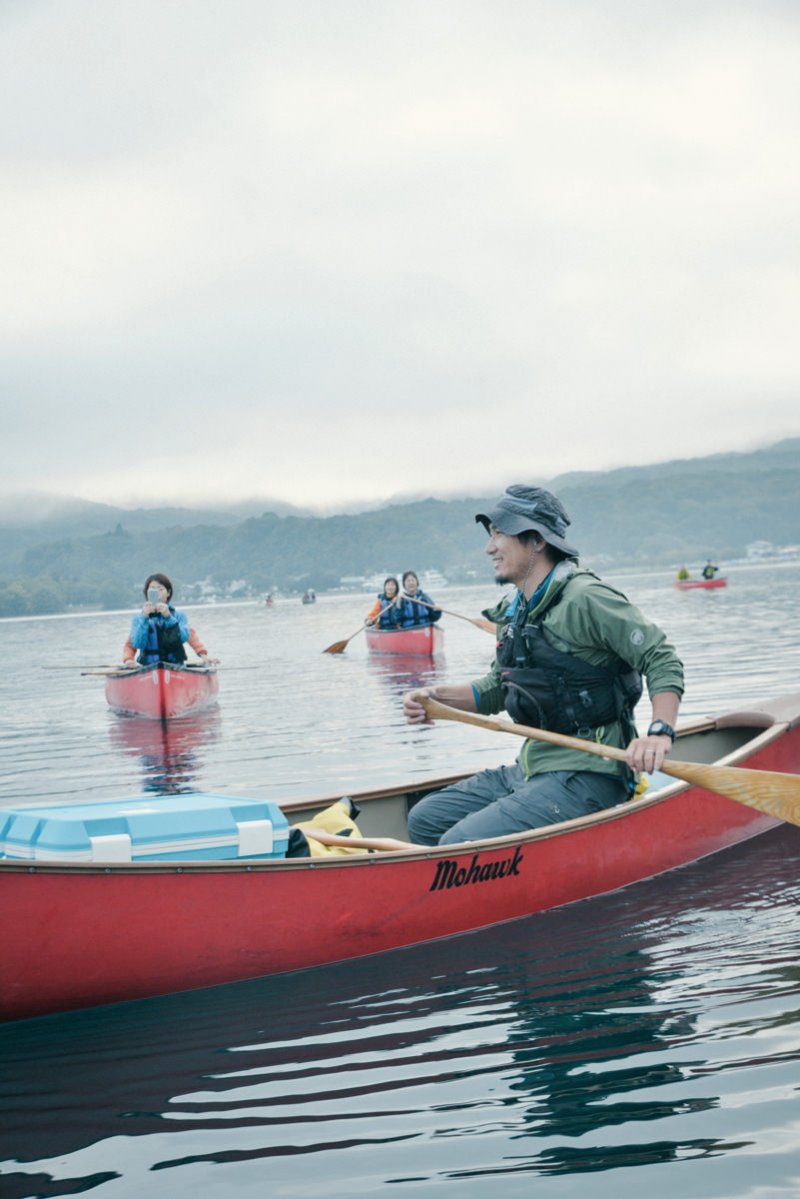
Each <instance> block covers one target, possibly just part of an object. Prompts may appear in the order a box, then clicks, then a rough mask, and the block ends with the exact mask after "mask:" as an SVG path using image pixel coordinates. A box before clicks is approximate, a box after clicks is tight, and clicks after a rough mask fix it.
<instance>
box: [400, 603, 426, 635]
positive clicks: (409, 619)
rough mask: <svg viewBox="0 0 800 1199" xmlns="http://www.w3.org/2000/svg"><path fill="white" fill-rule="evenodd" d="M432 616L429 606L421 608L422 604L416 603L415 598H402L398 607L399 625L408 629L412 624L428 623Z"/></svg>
mask: <svg viewBox="0 0 800 1199" xmlns="http://www.w3.org/2000/svg"><path fill="white" fill-rule="evenodd" d="M432 616H433V613H432V612H431V610H430V608H423V606H422V604H418V603H416V601H415V600H412V599H404V600H403V606H402V608H401V609H400V626H401V628H404V629H410V628H411V627H412V626H413V625H419V624H430V623H431V617H432Z"/></svg>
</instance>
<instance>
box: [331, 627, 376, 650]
mask: <svg viewBox="0 0 800 1199" xmlns="http://www.w3.org/2000/svg"><path fill="white" fill-rule="evenodd" d="M367 628H369V625H366V624H362V626H361V628H360V629H356V631H355V633H351V634H350V636H349V637H345V639H344V641H334V642H333V644H332V645H329V646H328V648H327V649H324V650H323V651H322V652H323V654H341V653H343V652H344V650H345V649H346V648H347V646H348V645H349V644H350V642H351V641H352V640H353V638H354V637H357V636H358V634H359V633H363V632H364V630H365V629H367Z"/></svg>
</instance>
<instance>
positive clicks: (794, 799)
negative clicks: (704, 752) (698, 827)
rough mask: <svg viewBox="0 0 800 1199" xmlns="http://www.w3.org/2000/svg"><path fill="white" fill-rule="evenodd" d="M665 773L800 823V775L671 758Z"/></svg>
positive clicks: (769, 814)
mask: <svg viewBox="0 0 800 1199" xmlns="http://www.w3.org/2000/svg"><path fill="white" fill-rule="evenodd" d="M661 771H662V773H663V774H668V775H671V776H672V777H673V778H678V779H682V780H683V781H684V782H686V783H692V784H693V785H694V786H696V787H704V788H705V789H706V791H713V792H714V793H715V794H716V795H724V796H725V798H726V799H734V800H736V802H737V803H741V804H746V805H747V807H749V808H756V809H757V810H758V811H759V812H766V813H767V815H768V816H774V817H775V818H776V819H777V820H785V821H787V823H789V824H797V825H800V775H796V774H781V773H779V772H778V771H770V770H750V769H748V768H747V767H745V766H710V765H706V764H704V763H700V762H671V761H670V760H669V759H667V760H666V761H665V762H663V763H662V765H661Z"/></svg>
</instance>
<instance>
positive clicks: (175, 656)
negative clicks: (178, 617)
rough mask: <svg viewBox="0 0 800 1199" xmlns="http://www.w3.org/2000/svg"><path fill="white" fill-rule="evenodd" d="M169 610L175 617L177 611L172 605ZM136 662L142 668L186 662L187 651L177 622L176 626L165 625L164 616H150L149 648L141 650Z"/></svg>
mask: <svg viewBox="0 0 800 1199" xmlns="http://www.w3.org/2000/svg"><path fill="white" fill-rule="evenodd" d="M169 610H170V612H171V613H172V614H173V615H174V614H175V609H174V608H173V607H172V606H171V605H170V609H169ZM136 660H137V662H139V663H141V665H142V666H152V665H153V663H154V662H177V663H180V662H185V661H186V650H185V649H184V648H183V642H182V641H181V631H180V627H179V625H178V623H177V621H176V622H175V624H171V625H165V624H164V617H163V616H149V617H148V618H147V646H146V648H145V649H142V650H139V653H138V654H137V656H136Z"/></svg>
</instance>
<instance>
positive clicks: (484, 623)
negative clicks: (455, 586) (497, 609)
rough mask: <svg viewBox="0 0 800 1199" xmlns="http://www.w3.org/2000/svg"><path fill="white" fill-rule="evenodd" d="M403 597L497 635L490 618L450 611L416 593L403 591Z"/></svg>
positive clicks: (495, 626) (495, 627)
mask: <svg viewBox="0 0 800 1199" xmlns="http://www.w3.org/2000/svg"><path fill="white" fill-rule="evenodd" d="M403 599H407V600H411V602H412V603H414V604H422V606H423V608H432V609H433V611H434V612H444V614H445V616H455V617H456V618H457V619H458V620H468V621H469V623H470V624H474V625H475V626H476V627H477V628H479V629H483V631H484V633H491V634H492V636H493V637H496V636H497V625H494V624H492V622H491V621H490V620H482V619H481V618H480V616H462V615H461V613H460V612H451V611H450V609H449V608H440V607H439V605H438V604H429V603H426V601H425V600H422V599H419V598H418V596H416V595H408V594H406V593H404V594H403Z"/></svg>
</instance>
